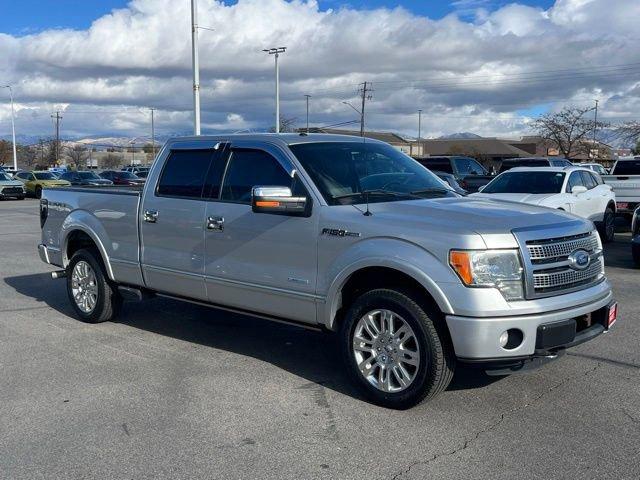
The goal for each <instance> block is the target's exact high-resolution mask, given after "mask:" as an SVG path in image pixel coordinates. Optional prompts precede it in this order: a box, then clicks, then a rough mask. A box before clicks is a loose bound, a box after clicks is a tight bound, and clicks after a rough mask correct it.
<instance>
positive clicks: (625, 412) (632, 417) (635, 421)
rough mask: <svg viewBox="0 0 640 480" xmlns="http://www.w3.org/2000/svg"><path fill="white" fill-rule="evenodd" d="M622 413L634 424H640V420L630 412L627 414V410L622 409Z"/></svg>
mask: <svg viewBox="0 0 640 480" xmlns="http://www.w3.org/2000/svg"><path fill="white" fill-rule="evenodd" d="M622 413H624V414H625V415H626V416H627V417H629V419H630V420H631V421H632V422H633V423H637V424H640V418H636V417H634V416H633V415H631V414H630V413H629V412H627V410H626V409H625V408H623V409H622Z"/></svg>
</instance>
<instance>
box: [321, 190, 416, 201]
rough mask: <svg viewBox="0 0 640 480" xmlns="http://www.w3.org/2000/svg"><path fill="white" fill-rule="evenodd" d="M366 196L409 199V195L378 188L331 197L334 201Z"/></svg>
mask: <svg viewBox="0 0 640 480" xmlns="http://www.w3.org/2000/svg"><path fill="white" fill-rule="evenodd" d="M366 195H389V196H392V197H411V196H413V195H412V194H411V193H402V192H393V191H391V190H382V189H380V188H376V189H372V190H362V191H361V192H353V193H345V194H344V195H333V197H332V198H333V199H334V200H339V199H342V198H352V197H364V196H366Z"/></svg>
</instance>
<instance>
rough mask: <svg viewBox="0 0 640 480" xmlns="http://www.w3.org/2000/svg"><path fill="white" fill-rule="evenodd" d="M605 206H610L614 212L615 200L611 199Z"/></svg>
mask: <svg viewBox="0 0 640 480" xmlns="http://www.w3.org/2000/svg"><path fill="white" fill-rule="evenodd" d="M606 208H611V210H613V213H615V212H616V202H614V201H613V200H611V201H610V202H609V203H608V204H607V207H606Z"/></svg>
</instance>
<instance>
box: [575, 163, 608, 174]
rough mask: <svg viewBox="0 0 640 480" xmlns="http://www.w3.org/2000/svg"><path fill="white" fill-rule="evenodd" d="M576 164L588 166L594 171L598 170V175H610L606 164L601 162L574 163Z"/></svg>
mask: <svg viewBox="0 0 640 480" xmlns="http://www.w3.org/2000/svg"><path fill="white" fill-rule="evenodd" d="M574 165H575V166H576V167H583V168H588V169H589V170H592V171H594V172H596V173H597V174H598V175H608V174H609V172H608V171H607V169H606V168H604V166H603V165H600V164H599V163H574Z"/></svg>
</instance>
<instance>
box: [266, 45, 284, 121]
mask: <svg viewBox="0 0 640 480" xmlns="http://www.w3.org/2000/svg"><path fill="white" fill-rule="evenodd" d="M286 50H287V47H274V48H265V49H264V50H262V51H263V52H265V53H268V54H269V55H273V56H274V57H275V59H276V133H280V67H279V66H278V57H280V54H281V53H284V52H285V51H286Z"/></svg>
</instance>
